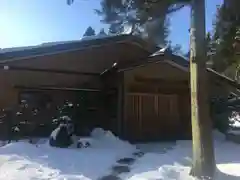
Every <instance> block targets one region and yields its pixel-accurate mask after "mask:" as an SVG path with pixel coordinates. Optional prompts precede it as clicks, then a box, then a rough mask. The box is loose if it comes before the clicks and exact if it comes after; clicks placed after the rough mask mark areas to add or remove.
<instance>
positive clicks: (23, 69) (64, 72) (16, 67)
mask: <svg viewBox="0 0 240 180" xmlns="http://www.w3.org/2000/svg"><path fill="white" fill-rule="evenodd" d="M0 69H3V70H6V71H9V70H13V71H33V72H46V73H55V74H69V75H84V76H100V74H99V73H94V72H81V71H70V70H62V69H50V68H49V69H43V68H32V67H20V66H8V65H0Z"/></svg>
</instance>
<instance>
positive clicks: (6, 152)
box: [0, 129, 240, 180]
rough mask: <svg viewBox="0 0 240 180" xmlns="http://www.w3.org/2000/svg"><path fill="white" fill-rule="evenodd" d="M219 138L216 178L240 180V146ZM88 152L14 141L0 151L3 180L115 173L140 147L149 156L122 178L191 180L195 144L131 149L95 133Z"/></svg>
mask: <svg viewBox="0 0 240 180" xmlns="http://www.w3.org/2000/svg"><path fill="white" fill-rule="evenodd" d="M214 134H215V142H214V143H215V153H216V159H217V167H218V170H219V171H218V173H217V178H216V179H217V180H237V179H240V171H239V170H240V156H239V152H240V145H237V144H233V143H231V142H228V141H226V140H225V138H224V137H223V136H222V135H221V134H220V133H216V132H215V133H214ZM89 140H90V142H91V145H92V146H91V147H90V148H86V149H76V148H69V149H59V148H53V147H49V146H48V144H46V143H44V144H39V145H38V147H36V146H34V145H31V144H29V143H26V142H18V143H11V144H9V145H6V146H3V147H1V148H0V180H2V179H4V180H5V179H8V180H15V179H24V180H30V179H34V180H36V179H38V180H41V179H55V180H63V179H66V180H90V179H93V180H95V179H98V178H100V177H102V176H105V175H109V174H110V173H111V167H112V166H113V165H116V161H117V160H118V159H120V158H124V157H131V156H132V152H134V151H136V149H139V148H140V149H141V150H142V151H144V152H145V155H144V156H143V157H141V158H137V159H136V162H135V163H134V164H133V165H131V166H130V169H131V171H130V173H126V174H120V175H119V176H120V177H121V178H122V179H124V180H156V179H159V180H160V179H163V180H193V179H194V178H192V177H190V176H189V175H188V173H189V170H190V165H191V141H178V142H177V143H167V144H165V143H154V144H139V145H137V146H134V145H130V144H129V143H127V142H124V141H121V140H119V139H118V138H117V137H115V136H114V135H113V134H112V133H111V132H109V131H102V130H101V129H97V130H95V131H94V132H93V133H92V137H91V138H89Z"/></svg>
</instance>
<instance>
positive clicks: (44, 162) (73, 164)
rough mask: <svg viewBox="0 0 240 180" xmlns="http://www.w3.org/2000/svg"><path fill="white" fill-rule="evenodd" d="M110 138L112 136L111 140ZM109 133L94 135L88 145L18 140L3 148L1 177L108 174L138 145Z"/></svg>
mask: <svg viewBox="0 0 240 180" xmlns="http://www.w3.org/2000/svg"><path fill="white" fill-rule="evenodd" d="M107 139H110V140H109V141H108V140H107ZM107 141H108V142H110V143H111V142H112V140H111V138H109V137H105V136H103V137H101V138H99V139H92V141H91V143H92V144H91V145H92V146H91V147H90V148H86V149H76V148H75V149H73V148H69V149H60V148H53V147H50V146H49V145H48V143H44V144H39V145H38V147H36V146H35V145H32V144H29V143H27V142H16V143H15V142H14V143H11V144H8V145H6V146H3V147H1V148H0V180H6V179H8V180H17V179H23V180H30V179H31V180H32V179H34V180H35V179H55V180H65V179H68V180H77V179H78V180H90V179H97V178H98V177H100V176H104V175H107V174H108V173H109V172H108V171H109V170H110V169H111V166H112V165H113V164H114V163H115V162H116V161H117V160H118V159H120V158H123V157H125V156H127V155H129V154H131V153H132V152H133V151H134V147H133V146H130V145H129V144H128V143H126V142H122V141H120V140H117V138H116V139H115V141H114V142H112V144H110V143H108V144H107Z"/></svg>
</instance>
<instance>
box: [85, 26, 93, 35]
mask: <svg viewBox="0 0 240 180" xmlns="http://www.w3.org/2000/svg"><path fill="white" fill-rule="evenodd" d="M95 35H96V33H95V30H94V29H93V28H92V27H91V26H89V27H88V28H87V29H86V31H85V33H84V34H83V37H88V36H95Z"/></svg>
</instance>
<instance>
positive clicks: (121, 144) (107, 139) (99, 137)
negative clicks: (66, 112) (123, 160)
mask: <svg viewBox="0 0 240 180" xmlns="http://www.w3.org/2000/svg"><path fill="white" fill-rule="evenodd" d="M91 137H92V138H93V140H94V144H93V146H97V147H104V148H111V147H115V148H124V149H130V150H134V149H135V147H134V146H133V145H131V144H130V143H128V142H126V141H122V140H120V139H119V138H118V137H116V136H115V135H114V134H113V133H112V132H111V131H105V130H104V129H102V128H95V129H93V131H92V132H91Z"/></svg>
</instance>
